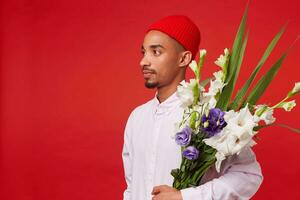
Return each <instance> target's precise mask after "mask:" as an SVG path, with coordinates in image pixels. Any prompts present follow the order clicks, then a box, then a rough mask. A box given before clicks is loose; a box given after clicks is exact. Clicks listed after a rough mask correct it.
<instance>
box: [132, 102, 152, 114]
mask: <svg viewBox="0 0 300 200" xmlns="http://www.w3.org/2000/svg"><path fill="white" fill-rule="evenodd" d="M152 105H153V99H150V100H148V101H147V102H145V103H143V104H141V105H139V106H137V107H135V108H134V109H133V110H132V111H131V114H130V115H140V114H143V113H145V112H146V111H148V110H151V108H152Z"/></svg>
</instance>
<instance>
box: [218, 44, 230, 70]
mask: <svg viewBox="0 0 300 200" xmlns="http://www.w3.org/2000/svg"><path fill="white" fill-rule="evenodd" d="M228 56H229V50H228V49H227V48H226V49H224V55H222V54H221V55H220V57H219V58H218V59H217V60H216V61H215V64H216V65H218V66H219V67H221V68H222V69H223V68H224V66H225V64H226V61H227V58H228Z"/></svg>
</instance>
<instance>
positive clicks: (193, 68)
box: [189, 60, 198, 73]
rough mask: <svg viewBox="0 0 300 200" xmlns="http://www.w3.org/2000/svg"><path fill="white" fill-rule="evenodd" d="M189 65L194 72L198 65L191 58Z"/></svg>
mask: <svg viewBox="0 0 300 200" xmlns="http://www.w3.org/2000/svg"><path fill="white" fill-rule="evenodd" d="M189 67H190V68H191V69H192V70H193V72H194V73H197V71H198V65H197V62H196V61H195V60H193V61H192V62H191V63H190V64H189Z"/></svg>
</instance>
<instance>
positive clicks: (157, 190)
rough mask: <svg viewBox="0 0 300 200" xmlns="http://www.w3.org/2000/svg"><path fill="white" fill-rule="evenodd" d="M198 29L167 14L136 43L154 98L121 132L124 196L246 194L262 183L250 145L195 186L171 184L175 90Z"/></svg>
mask: <svg viewBox="0 0 300 200" xmlns="http://www.w3.org/2000/svg"><path fill="white" fill-rule="evenodd" d="M199 43H200V31H199V29H198V28H197V26H196V25H195V24H194V23H193V22H192V21H191V20H190V19H189V18H188V17H186V16H179V15H176V16H168V17H165V18H163V19H161V20H159V21H158V22H155V23H154V24H152V25H151V26H150V27H149V28H148V29H147V32H146V35H145V38H144V42H143V45H142V54H143V58H142V59H141V61H140V66H141V70H142V72H143V75H144V79H145V86H146V87H147V88H156V89H157V92H156V94H155V97H154V98H153V99H152V100H150V101H148V102H147V103H145V104H143V105H141V106H139V107H137V108H135V109H134V110H133V111H132V113H131V114H130V116H129V118H128V121H127V124H126V128H125V134H124V146H123V152H122V157H123V164H124V170H125V178H126V183H127V189H126V190H125V191H124V200H150V199H152V200H182V199H183V200H209V199H220V200H227V199H249V198H250V197H251V196H253V195H254V194H255V192H256V191H257V189H258V187H259V186H260V184H261V182H262V174H261V170H260V166H259V164H258V163H257V161H256V158H255V155H254V153H253V152H252V151H251V149H246V150H245V151H243V152H241V153H240V154H239V155H238V156H232V157H230V158H228V159H227V160H226V161H224V162H223V163H222V166H221V172H220V173H217V172H216V170H215V168H214V167H212V168H210V169H209V170H208V171H207V173H206V174H205V175H204V177H203V178H202V181H201V184H200V186H198V187H190V188H186V189H182V190H176V189H174V188H172V187H171V186H172V183H173V177H172V176H171V174H170V172H171V170H172V169H175V168H178V167H179V166H180V162H181V150H180V146H179V145H177V144H176V143H175V141H174V139H172V137H171V136H172V135H174V131H175V126H174V124H175V122H178V121H180V120H181V119H182V114H183V109H182V108H181V107H180V101H179V98H178V97H177V95H176V90H177V86H178V85H179V83H180V82H181V81H182V80H184V79H185V72H186V68H187V66H188V64H189V63H190V62H191V61H192V59H194V58H195V55H196V54H197V52H198V49H199Z"/></svg>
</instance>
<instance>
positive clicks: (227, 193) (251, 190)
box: [181, 148, 263, 200]
mask: <svg viewBox="0 0 300 200" xmlns="http://www.w3.org/2000/svg"><path fill="white" fill-rule="evenodd" d="M213 167H214V166H213ZM222 168H223V174H222V175H221V176H219V177H218V178H214V179H212V180H210V181H208V182H206V183H204V184H203V185H200V186H198V187H190V188H186V189H182V190H181V194H182V197H183V200H220V199H222V200H239V199H241V200H244V199H250V198H251V197H252V196H253V195H254V194H255V193H256V191H257V190H258V188H259V186H260V185H261V183H262V180H263V176H262V173H261V169H260V166H259V164H258V162H257V161H256V158H255V155H254V153H253V152H252V150H251V149H250V148H249V149H245V150H244V151H243V152H241V153H240V154H239V155H235V156H234V157H231V158H230V159H228V160H226V161H225V163H222Z"/></svg>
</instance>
